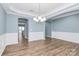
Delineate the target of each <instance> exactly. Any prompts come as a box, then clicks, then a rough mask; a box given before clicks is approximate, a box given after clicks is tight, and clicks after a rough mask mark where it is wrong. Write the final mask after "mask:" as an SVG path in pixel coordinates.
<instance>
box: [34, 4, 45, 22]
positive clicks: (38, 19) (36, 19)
mask: <svg viewBox="0 0 79 59" xmlns="http://www.w3.org/2000/svg"><path fill="white" fill-rule="evenodd" d="M38 7H39V15H38V16H35V17H33V20H34V21H36V22H44V21H46V17H43V16H41V15H40V3H39V5H38Z"/></svg>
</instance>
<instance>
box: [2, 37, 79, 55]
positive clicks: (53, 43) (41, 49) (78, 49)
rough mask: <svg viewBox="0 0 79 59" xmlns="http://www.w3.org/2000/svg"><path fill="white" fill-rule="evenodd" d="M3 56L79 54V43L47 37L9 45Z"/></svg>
mask: <svg viewBox="0 0 79 59" xmlns="http://www.w3.org/2000/svg"><path fill="white" fill-rule="evenodd" d="M2 56H79V44H76V43H72V42H67V41H63V40H60V39H55V38H52V39H49V38H47V39H46V40H38V41H33V42H29V43H27V44H24V45H19V44H15V45H9V46H7V47H6V49H5V51H4V52H3V54H2Z"/></svg>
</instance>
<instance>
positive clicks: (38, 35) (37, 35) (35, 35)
mask: <svg viewBox="0 0 79 59" xmlns="http://www.w3.org/2000/svg"><path fill="white" fill-rule="evenodd" d="M44 39H45V37H44V32H30V33H29V41H35V40H44Z"/></svg>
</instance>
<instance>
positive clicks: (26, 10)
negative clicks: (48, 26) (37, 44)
mask: <svg viewBox="0 0 79 59" xmlns="http://www.w3.org/2000/svg"><path fill="white" fill-rule="evenodd" d="M1 5H2V7H3V8H4V10H5V11H6V12H7V14H18V15H25V16H26V15H28V16H38V15H39V13H40V15H41V16H45V17H49V18H50V17H53V16H56V15H58V14H61V13H65V12H69V11H73V10H75V9H78V8H79V7H76V8H75V9H73V8H72V7H75V6H76V5H78V6H79V4H77V3H40V12H39V3H1Z"/></svg>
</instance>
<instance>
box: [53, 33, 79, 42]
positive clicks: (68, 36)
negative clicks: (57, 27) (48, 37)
mask: <svg viewBox="0 0 79 59" xmlns="http://www.w3.org/2000/svg"><path fill="white" fill-rule="evenodd" d="M52 38H57V39H62V40H65V41H70V42H75V43H79V33H72V32H52Z"/></svg>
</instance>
